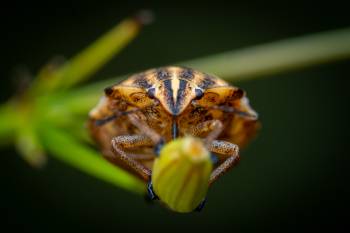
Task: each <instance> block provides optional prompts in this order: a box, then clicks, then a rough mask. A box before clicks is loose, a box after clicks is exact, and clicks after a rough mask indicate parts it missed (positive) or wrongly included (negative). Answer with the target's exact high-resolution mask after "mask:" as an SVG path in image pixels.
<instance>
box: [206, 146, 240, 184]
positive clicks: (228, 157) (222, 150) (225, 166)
mask: <svg viewBox="0 0 350 233" xmlns="http://www.w3.org/2000/svg"><path fill="white" fill-rule="evenodd" d="M209 150H210V151H211V152H214V153H216V154H217V155H222V156H223V157H224V158H225V160H224V162H223V163H221V164H220V165H219V166H218V167H216V168H215V169H214V171H212V173H211V175H210V179H209V186H210V185H212V184H213V183H214V182H215V181H216V180H217V179H218V178H220V177H221V176H222V175H224V174H225V173H226V172H228V171H229V170H230V169H231V168H233V167H234V165H236V164H237V163H238V161H239V148H238V146H237V145H236V144H233V143H230V142H226V141H221V140H214V141H212V142H211V144H210V146H209Z"/></svg>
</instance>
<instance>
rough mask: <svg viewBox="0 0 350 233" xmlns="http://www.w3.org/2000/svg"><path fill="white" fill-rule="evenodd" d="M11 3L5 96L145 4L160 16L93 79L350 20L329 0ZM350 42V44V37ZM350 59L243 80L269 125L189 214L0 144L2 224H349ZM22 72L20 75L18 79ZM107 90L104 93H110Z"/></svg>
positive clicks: (25, 227) (5, 32)
mask: <svg viewBox="0 0 350 233" xmlns="http://www.w3.org/2000/svg"><path fill="white" fill-rule="evenodd" d="M212 4H213V5H210V4H205V3H189V2H187V3H180V2H178V3H172V4H169V5H166V4H165V3H162V2H161V1H159V2H156V3H154V4H141V3H139V2H137V1H130V2H120V3H118V2H109V3H102V2H95V3H86V2H83V1H74V3H67V2H63V1H57V2H50V3H45V4H43V3H40V4H39V3H37V4H34V3H33V2H31V3H25V4H23V3H20V2H16V1H15V2H12V3H11V6H8V7H7V8H3V9H2V11H3V14H2V15H1V22H2V43H1V44H0V49H1V52H2V56H1V70H0V72H1V87H0V88H1V92H0V100H1V102H3V101H5V100H6V99H8V98H9V97H10V96H11V95H12V94H13V91H14V90H15V86H16V83H18V71H23V69H24V67H28V69H29V70H30V71H32V72H33V73H35V72H36V71H37V70H38V69H39V68H40V67H41V66H42V65H43V64H44V63H46V62H47V61H48V60H49V59H50V58H52V57H53V56H55V55H64V56H66V57H71V56H72V55H74V54H75V53H77V52H78V51H80V50H81V49H83V48H84V47H85V46H87V45H88V44H90V43H91V42H92V41H93V40H94V39H96V38H97V37H98V36H100V35H101V34H102V33H104V32H105V31H107V30H108V29H110V28H111V27H112V26H114V25H115V24H116V23H117V22H119V21H120V20H121V19H123V18H125V17H127V16H129V15H130V14H132V13H134V12H135V11H137V10H139V9H141V8H148V9H152V10H153V11H154V14H155V16H156V21H155V22H154V23H153V24H152V25H151V26H148V27H146V28H145V29H144V30H143V31H142V33H141V34H140V36H139V37H138V38H137V39H136V40H135V41H134V42H133V43H132V44H131V45H129V46H128V47H127V48H126V49H125V50H123V51H122V52H121V54H120V55H118V56H117V57H116V58H115V59H113V60H112V61H111V62H110V63H109V64H108V65H107V66H106V67H105V68H103V69H102V70H101V71H100V72H99V73H97V74H96V75H95V80H100V79H101V78H110V77H113V76H117V75H120V74H125V73H132V72H136V71H140V70H143V69H146V68H150V67H156V66H160V65H165V64H172V63H175V62H179V61H183V60H187V59H191V58H196V57H200V56H204V55H209V54H214V53H218V52H224V51H227V50H232V49H239V48H244V47H249V46H252V45H256V44H261V43H265V42H272V41H275V40H279V39H285V38H289V37H295V36H299V35H304V34H309V33H314V32H319V31H323V30H330V29H336V28H341V27H346V26H350V16H349V13H348V12H347V8H346V7H344V6H341V5H339V4H338V3H336V2H332V3H327V4H324V5H322V4H321V3H309V4H308V3H298V2H293V3H285V2H283V3H276V2H265V1H264V3H254V4H253V3H251V4H247V3H243V2H236V3H231V4H230V5H224V4H221V3H219V2H215V4H214V3H212ZM349 46H350V42H349ZM349 67H350V62H349V61H342V62H337V63H332V64H327V65H320V66H317V67H313V68H308V69H304V70H300V71H294V72H288V73H287V74H286V73H283V74H276V75H273V76H269V77H265V78H262V79H257V80H250V81H245V82H240V83H236V84H235V85H237V86H240V87H242V88H243V89H245V90H246V91H247V93H248V96H249V97H250V100H251V103H252V106H253V107H254V108H255V109H256V110H257V111H258V113H259V114H260V116H261V121H262V124H263V128H262V130H261V132H260V134H259V136H258V137H257V138H256V140H255V141H254V142H253V143H252V144H251V145H250V146H249V147H248V148H247V149H246V150H244V151H243V152H242V157H241V158H242V159H241V163H240V164H239V166H238V167H236V168H235V169H234V170H232V171H231V172H230V173H229V174H228V175H226V176H224V177H223V178H222V179H221V180H220V181H218V182H217V183H216V184H215V185H214V186H213V187H212V188H211V189H210V190H209V194H208V203H207V206H206V207H205V209H204V210H203V212H201V213H194V214H187V215H180V214H176V213H172V212H170V211H168V210H166V209H164V208H162V207H161V206H159V205H150V204H148V203H146V202H145V201H144V200H143V199H142V197H140V196H138V195H135V194H131V193H129V192H127V191H125V190H122V189H118V188H116V187H114V186H112V185H110V184H107V183H104V182H102V181H100V180H97V179H95V178H94V177H90V176H88V175H85V174H83V173H81V172H79V171H77V170H75V169H73V168H71V167H69V166H67V165H66V164H63V163H61V162H60V161H57V160H55V159H53V158H51V159H50V160H49V163H48V166H46V167H45V168H44V169H42V170H35V169H33V168H31V167H30V166H28V165H27V164H26V163H25V162H24V161H23V160H22V159H21V158H20V157H19V156H18V155H17V154H16V152H15V151H14V149H13V148H12V147H7V148H6V149H3V148H2V149H1V155H2V156H1V157H0V163H1V169H0V170H1V186H2V188H1V209H2V211H3V212H4V214H5V218H2V221H3V224H4V225H3V227H9V228H10V229H12V230H22V231H25V232H62V231H84V232H93V231H102V230H104V231H107V230H108V231H111V232H118V231H122V230H123V231H124V232H128V231H130V232H135V231H140V230H141V231H148V230H152V231H163V232H178V231H185V230H193V231H203V230H213V231H214V230H215V231H220V230H225V231H228V230H230V231H233V232H250V231H254V232H257V231H269V232H295V231H299V232H300V231H306V230H311V229H313V230H315V229H319V228H322V229H325V228H329V229H332V231H333V232H334V231H342V230H343V229H344V230H345V229H346V228H348V227H349V223H348V222H347V221H348V216H347V214H346V213H345V210H346V209H345V208H346V207H345V206H346V204H347V202H348V200H347V199H348V197H349V177H350V176H349V169H348V164H349V162H350V161H349V156H348V155H349V152H348V151H347V148H348V145H349V143H348V135H349V126H348V122H347V119H348V113H349V97H350V92H349V91H348V88H349V86H350V85H349V84H350V81H349V76H350V70H349ZM16 80H17V81H16ZM101 94H102V90H101Z"/></svg>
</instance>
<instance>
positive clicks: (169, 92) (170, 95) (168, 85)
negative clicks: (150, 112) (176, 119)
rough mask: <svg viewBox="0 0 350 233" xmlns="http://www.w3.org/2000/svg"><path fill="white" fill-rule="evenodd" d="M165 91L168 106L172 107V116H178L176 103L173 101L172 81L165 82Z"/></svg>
mask: <svg viewBox="0 0 350 233" xmlns="http://www.w3.org/2000/svg"><path fill="white" fill-rule="evenodd" d="M164 87H165V88H164V90H165V93H164V94H165V96H166V102H167V104H168V106H169V107H170V110H171V112H172V114H174V115H177V109H176V108H175V103H174V99H173V89H172V87H171V80H169V79H168V80H165V81H164Z"/></svg>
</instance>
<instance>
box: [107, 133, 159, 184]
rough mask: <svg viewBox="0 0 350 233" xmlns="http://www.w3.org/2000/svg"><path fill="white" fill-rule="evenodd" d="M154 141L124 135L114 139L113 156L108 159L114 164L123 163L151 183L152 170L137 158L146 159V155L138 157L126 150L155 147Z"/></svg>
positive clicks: (141, 136)
mask: <svg viewBox="0 0 350 233" xmlns="http://www.w3.org/2000/svg"><path fill="white" fill-rule="evenodd" d="M153 145H154V143H153V141H152V140H151V139H150V138H149V137H147V136H145V135H122V136H117V137H114V138H112V150H113V152H114V153H113V154H111V155H107V156H106V157H107V159H108V160H110V161H111V162H113V163H117V162H118V160H121V161H123V162H124V163H125V164H126V165H127V166H128V168H130V169H132V170H133V171H135V172H136V174H138V175H139V176H140V178H142V179H143V180H145V181H149V180H150V177H151V174H152V172H151V170H150V169H148V168H147V167H145V166H144V165H143V164H142V163H140V162H139V161H138V160H137V158H144V157H145V156H146V155H142V154H140V155H137V154H131V153H127V152H126V151H125V149H131V148H136V147H141V146H153Z"/></svg>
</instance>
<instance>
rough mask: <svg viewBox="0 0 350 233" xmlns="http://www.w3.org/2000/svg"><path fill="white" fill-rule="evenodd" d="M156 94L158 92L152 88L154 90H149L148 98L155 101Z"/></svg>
mask: <svg viewBox="0 0 350 233" xmlns="http://www.w3.org/2000/svg"><path fill="white" fill-rule="evenodd" d="M155 92H156V89H155V88H154V87H152V88H149V89H148V90H147V95H148V97H149V98H151V99H154V97H155V96H154V95H155Z"/></svg>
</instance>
